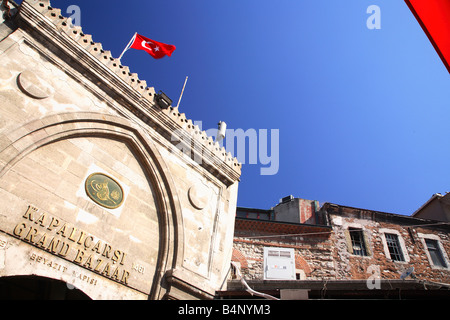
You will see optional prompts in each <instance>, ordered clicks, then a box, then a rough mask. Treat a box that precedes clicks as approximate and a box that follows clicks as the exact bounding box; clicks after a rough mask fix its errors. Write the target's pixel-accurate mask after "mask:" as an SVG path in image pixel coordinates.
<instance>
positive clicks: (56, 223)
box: [47, 217, 59, 231]
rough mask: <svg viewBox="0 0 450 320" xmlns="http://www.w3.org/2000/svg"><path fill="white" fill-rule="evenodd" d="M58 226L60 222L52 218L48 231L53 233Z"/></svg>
mask: <svg viewBox="0 0 450 320" xmlns="http://www.w3.org/2000/svg"><path fill="white" fill-rule="evenodd" d="M58 226H59V220H58V219H56V218H54V217H52V221H51V222H50V224H49V226H48V228H47V230H48V231H52V230H53V228H57V227H58Z"/></svg>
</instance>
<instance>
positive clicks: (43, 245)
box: [36, 233, 47, 248]
mask: <svg viewBox="0 0 450 320" xmlns="http://www.w3.org/2000/svg"><path fill="white" fill-rule="evenodd" d="M46 240H47V234H46V233H44V234H43V235H42V237H41V239H39V241H38V242H36V244H37V245H39V246H41V247H43V248H44V247H45V241H46Z"/></svg>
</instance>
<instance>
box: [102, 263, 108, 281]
mask: <svg viewBox="0 0 450 320" xmlns="http://www.w3.org/2000/svg"><path fill="white" fill-rule="evenodd" d="M109 269H110V267H109V263H107V264H106V266H105V268H104V269H103V271H102V273H101V275H102V276H105V277H108V278H109V277H110V274H109Z"/></svg>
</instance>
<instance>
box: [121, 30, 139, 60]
mask: <svg viewBox="0 0 450 320" xmlns="http://www.w3.org/2000/svg"><path fill="white" fill-rule="evenodd" d="M136 35H137V32H135V33H134V36H133V38H131V40H130V42H128V44H127V46H126V47H125V49H124V50H123V51H122V54H121V55H120V57H119V58H118V59H119V61H120V60H121V59H122V57H123V55H124V54H125V52H126V51H127V50H128V49H130V46H131V45H132V43H133V41H134V39H136Z"/></svg>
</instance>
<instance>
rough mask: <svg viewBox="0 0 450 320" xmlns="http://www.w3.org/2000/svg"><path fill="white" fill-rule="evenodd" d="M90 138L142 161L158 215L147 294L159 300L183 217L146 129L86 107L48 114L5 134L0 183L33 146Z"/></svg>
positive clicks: (175, 252)
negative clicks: (154, 262) (121, 148)
mask: <svg viewBox="0 0 450 320" xmlns="http://www.w3.org/2000/svg"><path fill="white" fill-rule="evenodd" d="M84 137H94V138H103V139H111V140H116V141H119V142H122V143H125V144H126V145H127V146H128V147H130V149H132V151H133V152H134V154H135V155H136V158H137V159H136V160H137V161H138V162H139V163H141V164H142V168H143V170H144V172H145V174H146V175H147V177H148V179H149V181H150V183H151V188H152V190H154V197H155V199H156V200H155V203H156V206H157V208H156V209H157V210H156V211H157V215H158V219H159V226H158V227H159V250H158V258H157V267H156V268H155V270H156V271H155V273H154V275H152V277H153V281H152V287H151V290H150V292H149V293H148V294H149V298H150V299H160V298H162V296H163V295H164V294H165V292H164V291H165V289H167V288H162V286H161V283H163V282H164V281H163V277H164V274H165V273H166V272H167V271H169V270H171V269H173V268H175V266H176V264H177V257H179V256H180V257H182V252H183V245H182V242H183V240H182V239H183V225H182V223H183V219H182V218H181V206H180V201H179V198H178V195H177V192H176V188H175V186H174V182H173V180H172V177H171V174H170V171H169V169H168V167H167V165H166V163H165V161H164V159H163V158H162V156H161V154H160V153H159V152H158V149H157V146H156V145H155V143H154V141H153V140H152V138H151V137H150V135H149V134H148V133H146V132H145V131H143V130H142V128H140V127H139V126H138V125H136V124H134V123H133V122H131V121H129V120H127V119H124V118H122V117H118V116H113V115H108V114H102V113H91V112H77V113H64V114H56V115H51V116H48V117H45V118H42V119H39V120H35V121H32V122H29V123H27V124H26V125H24V126H22V127H20V128H18V129H17V130H14V131H12V132H11V133H9V134H8V138H9V139H10V141H11V143H10V144H9V145H8V146H7V147H6V148H5V149H3V150H2V151H0V183H1V181H2V179H3V177H4V176H5V174H7V173H8V172H9V171H10V170H11V169H12V168H14V167H15V166H16V164H18V163H19V162H20V161H21V160H22V159H24V158H25V157H26V156H27V155H29V154H31V153H32V152H33V151H35V150H38V149H40V148H43V147H45V146H48V145H51V144H53V143H56V142H58V141H63V140H66V139H75V138H84Z"/></svg>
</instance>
